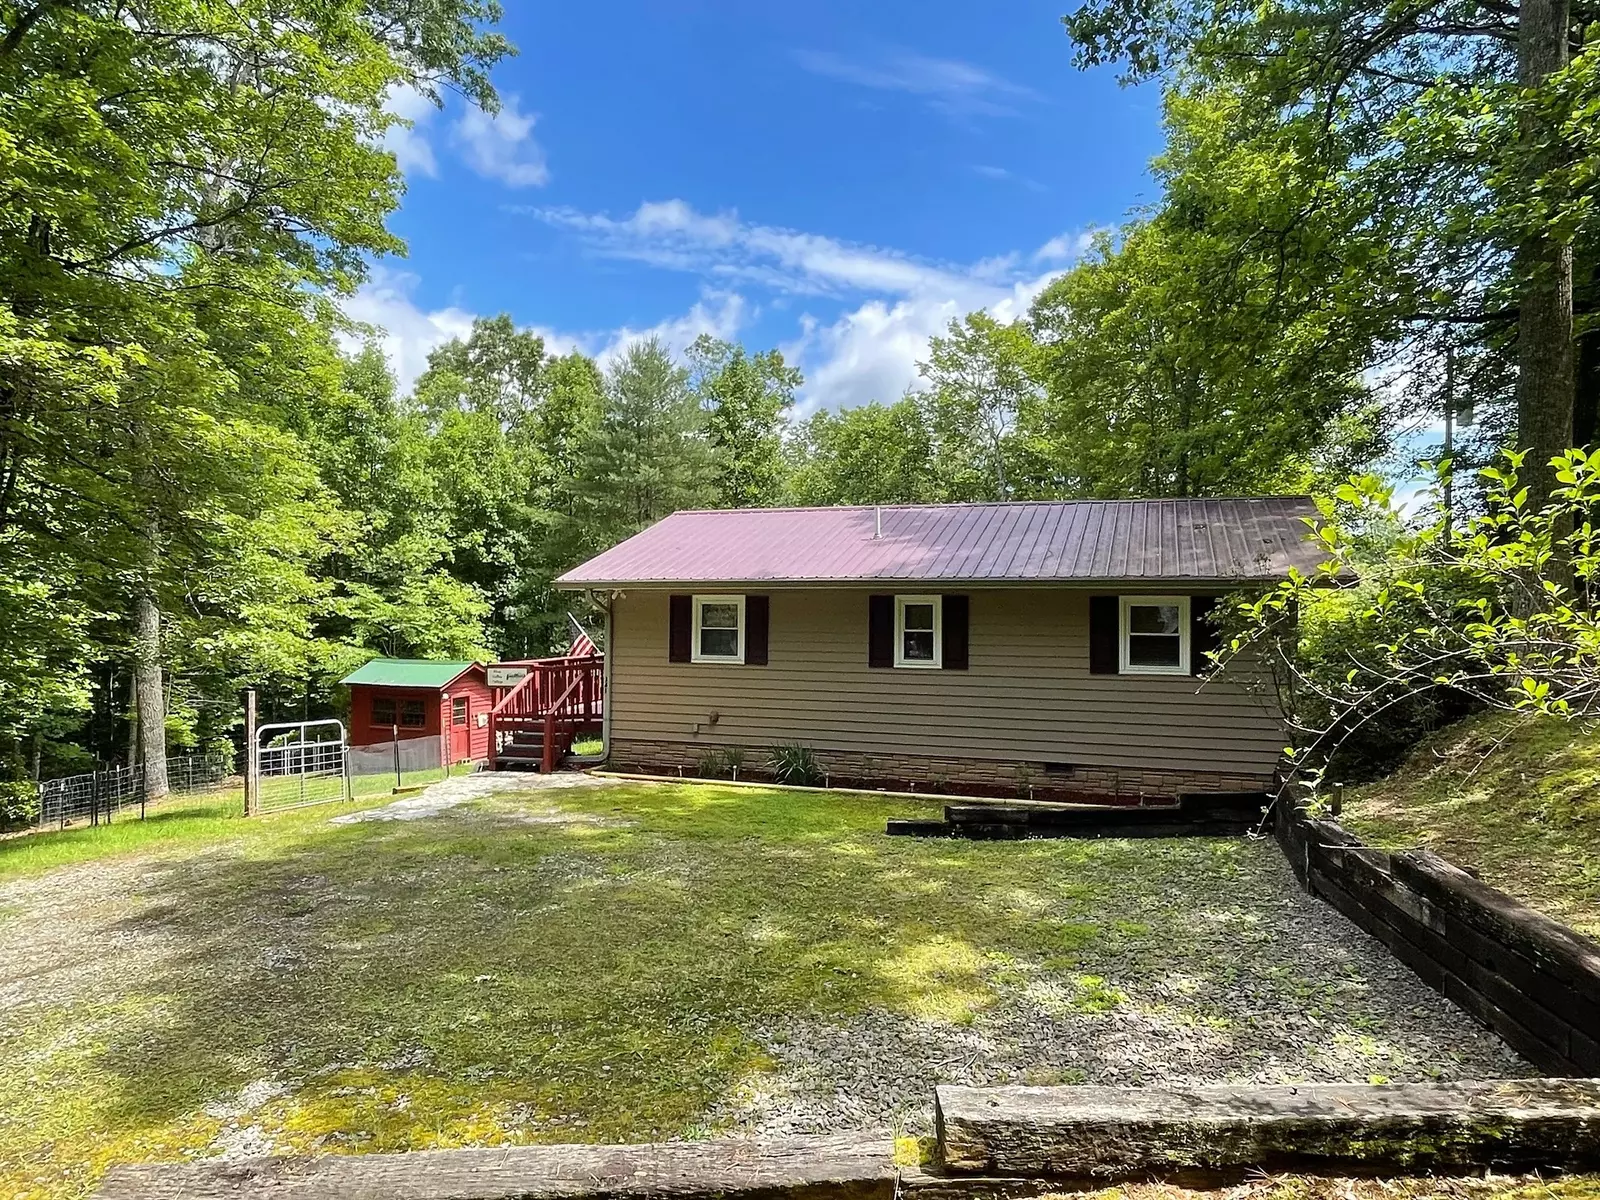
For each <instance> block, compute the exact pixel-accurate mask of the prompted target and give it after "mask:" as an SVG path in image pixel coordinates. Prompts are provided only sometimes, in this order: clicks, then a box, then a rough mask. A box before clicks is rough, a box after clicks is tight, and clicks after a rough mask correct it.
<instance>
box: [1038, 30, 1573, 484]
mask: <svg viewBox="0 0 1600 1200" xmlns="http://www.w3.org/2000/svg"><path fill="white" fill-rule="evenodd" d="M1568 12H1569V6H1566V5H1563V6H1560V8H1559V10H1553V11H1552V15H1551V19H1550V20H1549V22H1548V27H1543V26H1542V25H1541V23H1540V22H1538V21H1537V20H1534V21H1525V22H1522V23H1521V24H1519V18H1518V14H1519V9H1518V7H1517V6H1515V5H1512V6H1509V7H1507V8H1489V7H1483V6H1470V5H1469V6H1462V5H1460V4H1458V3H1455V2H1454V0H1422V2H1420V3H1416V4H1412V5H1408V6H1405V7H1403V8H1401V7H1383V6H1370V5H1364V4H1360V3H1353V2H1349V0H1336V2H1335V3H1332V4H1326V3H1321V2H1320V0H1314V2H1308V0H1287V2H1285V3H1281V4H1275V5H1265V6H1263V5H1251V4H1244V3H1223V4H1216V5H1211V4H1199V3H1186V2H1180V3H1168V2H1166V0H1090V2H1089V3H1087V4H1085V5H1083V6H1081V7H1080V8H1079V9H1077V11H1075V12H1074V13H1073V14H1072V15H1071V16H1069V17H1067V18H1065V24H1066V28H1067V32H1068V33H1069V35H1070V36H1071V37H1072V38H1073V40H1074V41H1075V42H1076V44H1077V48H1078V58H1079V62H1080V65H1084V66H1092V65H1099V64H1106V63H1119V64H1121V65H1123V66H1124V67H1125V69H1126V72H1127V77H1129V78H1132V79H1137V80H1143V79H1149V78H1153V77H1156V76H1161V77H1163V78H1165V79H1167V80H1168V81H1169V82H1170V84H1171V88H1172V91H1171V92H1170V93H1169V99H1172V98H1175V99H1176V100H1177V101H1178V103H1179V104H1180V105H1182V106H1183V108H1185V109H1187V110H1189V111H1188V112H1185V113H1181V114H1180V116H1181V119H1180V120H1179V121H1178V123H1177V127H1176V129H1178V130H1181V129H1184V128H1191V127H1193V125H1194V117H1195V116H1196V115H1197V114H1200V115H1202V116H1203V118H1204V120H1205V122H1206V124H1208V125H1211V126H1213V127H1214V130H1215V132H1216V133H1217V134H1219V135H1220V138H1210V139H1208V140H1210V141H1212V142H1213V143H1214V144H1215V145H1216V146H1218V147H1222V148H1225V150H1224V152H1223V153H1222V154H1221V155H1220V156H1219V155H1216V154H1209V155H1206V156H1203V157H1199V158H1196V157H1193V156H1191V155H1188V154H1187V153H1180V154H1179V155H1178V156H1177V157H1176V158H1173V156H1172V155H1171V154H1170V153H1169V155H1168V159H1169V161H1171V163H1172V165H1173V167H1175V169H1176V172H1177V174H1176V175H1175V176H1173V177H1171V178H1169V179H1168V180H1167V181H1166V182H1167V190H1166V195H1165V197H1164V199H1163V202H1162V204H1161V205H1160V207H1159V211H1158V214H1157V216H1156V218H1155V220H1156V221H1158V222H1160V221H1169V220H1172V219H1174V218H1176V219H1178V220H1179V221H1181V222H1182V223H1183V224H1184V226H1185V227H1186V228H1188V229H1193V230H1196V231H1199V232H1200V233H1202V235H1203V236H1204V237H1205V238H1207V239H1214V240H1215V242H1216V244H1217V246H1218V248H1219V249H1224V250H1227V249H1231V252H1232V255H1231V257H1229V258H1223V259H1220V260H1219V259H1217V258H1216V257H1215V256H1213V255H1206V256H1204V257H1203V258H1202V259H1201V260H1200V261H1199V262H1197V263H1196V264H1195V267H1196V270H1195V279H1196V282H1197V283H1198V284H1199V285H1200V286H1202V287H1209V286H1211V285H1212V284H1213V282H1217V283H1218V284H1219V285H1220V286H1219V292H1218V305H1219V308H1222V309H1226V308H1227V307H1228V306H1230V305H1231V304H1233V303H1234V302H1235V289H1234V286H1233V279H1232V276H1233V271H1232V270H1231V269H1229V268H1230V264H1233V263H1238V264H1244V265H1247V266H1248V265H1249V264H1251V263H1258V264H1260V265H1261V266H1262V267H1265V268H1269V270H1268V271H1267V272H1266V273H1264V274H1263V275H1262V276H1261V278H1260V281H1259V282H1258V283H1257V284H1255V285H1252V290H1253V291H1255V292H1257V293H1259V294H1261V295H1270V296H1273V297H1274V305H1275V308H1274V315H1273V317H1272V320H1273V321H1281V320H1282V319H1283V318H1284V317H1287V318H1288V320H1289V326H1288V327H1289V328H1290V329H1291V330H1293V328H1294V327H1295V326H1296V325H1298V324H1299V323H1300V322H1301V321H1302V320H1303V319H1305V318H1306V317H1309V318H1311V319H1312V320H1313V321H1314V323H1315V324H1316V325H1319V326H1321V328H1322V331H1323V335H1324V336H1327V337H1329V338H1331V339H1332V342H1333V346H1334V348H1335V350H1336V351H1337V352H1338V355H1337V357H1336V358H1335V363H1336V364H1340V363H1342V362H1343V361H1344V358H1343V356H1344V355H1345V354H1347V353H1349V354H1353V355H1354V357H1355V358H1356V360H1357V365H1358V366H1359V367H1360V368H1362V369H1364V370H1365V371H1367V372H1369V373H1371V375H1369V378H1370V377H1372V376H1375V375H1378V374H1382V375H1384V376H1387V378H1386V379H1385V382H1386V383H1387V384H1388V385H1389V386H1388V388H1387V389H1386V393H1387V394H1388V396H1389V398H1390V400H1391V402H1392V403H1394V404H1395V405H1396V406H1397V407H1398V408H1400V409H1401V410H1402V411H1404V410H1405V409H1407V408H1414V407H1416V406H1418V405H1425V406H1426V407H1428V408H1430V409H1432V411H1433V412H1435V413H1437V412H1438V411H1440V408H1441V407H1442V405H1443V403H1444V397H1443V396H1442V390H1443V389H1442V382H1443V381H1442V380H1441V379H1440V374H1441V372H1440V370H1439V360H1440V358H1441V357H1442V355H1441V351H1442V349H1443V348H1444V347H1445V346H1446V345H1450V346H1456V347H1461V348H1465V349H1466V350H1467V351H1468V353H1469V355H1470V357H1471V359H1472V360H1473V361H1472V367H1473V369H1472V370H1471V371H1470V373H1467V374H1464V375H1463V376H1462V377H1461V378H1460V379H1458V381H1457V383H1458V386H1459V387H1462V388H1464V389H1467V390H1469V391H1470V393H1471V394H1472V397H1473V399H1474V400H1475V402H1476V405H1477V407H1478V409H1479V411H1481V412H1486V413H1488V414H1489V416H1490V419H1491V421H1492V422H1493V423H1494V424H1496V425H1498V426H1500V427H1502V428H1503V429H1507V430H1510V429H1511V428H1512V427H1513V426H1514V427H1515V428H1514V432H1511V433H1510V436H1508V437H1506V438H1505V440H1504V441H1500V442H1498V443H1496V442H1495V441H1493V440H1491V441H1490V442H1489V448H1490V450H1491V451H1492V450H1493V448H1494V447H1495V446H1496V445H1497V444H1505V443H1506V442H1510V443H1511V444H1515V445H1520V446H1524V447H1531V448H1533V450H1534V457H1533V460H1532V462H1531V464H1530V467H1529V471H1528V477H1529V478H1528V482H1530V483H1532V484H1534V485H1535V490H1534V494H1535V496H1537V497H1545V496H1548V494H1549V489H1550V487H1551V486H1552V485H1553V481H1552V480H1550V479H1549V477H1548V475H1547V473H1546V464H1547V462H1548V461H1549V459H1550V458H1551V457H1552V456H1554V455H1555V454H1557V453H1559V452H1560V450H1561V449H1562V448H1563V447H1564V446H1566V445H1568V444H1570V443H1571V442H1573V441H1576V442H1577V443H1579V444H1584V443H1587V442H1588V441H1589V440H1591V439H1592V438H1593V437H1594V435H1595V432H1596V414H1597V411H1600V327H1597V325H1596V321H1595V318H1596V315H1597V311H1600V310H1597V309H1596V307H1595V306H1596V304H1597V303H1600V292H1597V291H1596V290H1595V287H1594V280H1595V279H1596V277H1597V276H1596V268H1595V263H1596V261H1597V259H1600V207H1597V205H1596V203H1595V200H1596V190H1595V186H1594V184H1595V180H1596V164H1597V161H1600V160H1597V158H1596V155H1595V146H1596V145H1600V136H1597V134H1600V125H1597V121H1600V60H1597V54H1596V49H1597V44H1596V42H1595V32H1594V28H1593V19H1594V14H1593V12H1592V10H1586V9H1585V8H1584V7H1583V6H1582V5H1573V6H1570V20H1569V22H1568V23H1567V25H1566V27H1564V28H1563V27H1562V21H1563V17H1562V15H1561V14H1566V13H1568ZM1569 58H1570V63H1569V64H1568V65H1565V66H1563V65H1562V63H1564V62H1566V61H1567V60H1568V59H1569ZM1541 64H1542V65H1541ZM1169 115H1170V114H1169ZM1174 140H1175V145H1176V143H1177V142H1178V138H1177V136H1176V132H1175V139H1174ZM1177 148H1178V149H1179V150H1180V151H1182V149H1183V148H1182V147H1181V145H1178V146H1177ZM1218 166H1220V167H1221V168H1222V169H1221V170H1213V168H1214V167H1218ZM1192 197H1199V198H1200V199H1201V201H1202V202H1201V203H1199V204H1195V203H1193V202H1192ZM1569 254H1570V255H1571V257H1570V258H1567V257H1566V256H1567V255H1569ZM1574 260H1575V262H1576V267H1575V269H1574V267H1573V265H1572V264H1573V261H1574ZM1208 261H1209V263H1210V265H1211V266H1212V267H1213V268H1214V267H1215V266H1216V265H1219V263H1220V265H1222V266H1223V267H1224V268H1225V269H1224V270H1223V271H1222V273H1221V274H1220V275H1214V274H1213V272H1212V271H1210V270H1207V269H1206V266H1207V263H1208ZM1569 273H1570V275H1569ZM1564 277H1567V278H1570V277H1575V278H1576V279H1577V280H1578V281H1579V286H1578V287H1577V303H1576V306H1574V304H1573V302H1572V300H1571V299H1570V298H1567V297H1565V296H1564V295H1563V294H1562V293H1563V292H1564V289H1565V286H1566V283H1565V281H1564ZM1280 290H1281V293H1282V295H1281V297H1279V296H1278V295H1277V294H1278V293H1279V292H1280ZM1574 312H1576V318H1577V319H1576V326H1575V328H1574V326H1573V316H1574ZM1280 313H1281V316H1280V315H1278V314H1280ZM1574 333H1576V341H1577V346H1576V352H1577V354H1576V357H1577V361H1578V366H1577V370H1576V382H1575V381H1574V375H1573V373H1572V372H1571V370H1570V368H1569V366H1568V365H1567V363H1569V362H1570V359H1569V358H1568V356H1569V355H1570V354H1572V352H1573V349H1574V347H1573V340H1574ZM1295 340H1296V341H1298V340H1299V338H1298V337H1296V338H1295ZM1220 344H1221V343H1218V345H1219V346H1220ZM1245 344H1246V345H1249V344H1250V343H1248V342H1247V343H1245ZM1268 349H1269V353H1270V352H1271V350H1270V346H1269V347H1268ZM1294 349H1296V347H1295V346H1292V345H1291V347H1290V350H1291V351H1293V350H1294ZM1514 390H1520V393H1521V394H1520V395H1518V396H1517V405H1516V411H1515V412H1512V411H1511V409H1512V405H1511V401H1512V399H1513V391H1514ZM1563 431H1564V432H1563Z"/></svg>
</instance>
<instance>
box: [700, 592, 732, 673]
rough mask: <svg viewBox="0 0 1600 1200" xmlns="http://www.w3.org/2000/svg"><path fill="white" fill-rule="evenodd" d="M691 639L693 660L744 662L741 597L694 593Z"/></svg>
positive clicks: (702, 661)
mask: <svg viewBox="0 0 1600 1200" xmlns="http://www.w3.org/2000/svg"><path fill="white" fill-rule="evenodd" d="M693 638H694V641H693V643H692V645H691V653H690V659H691V660H692V661H694V662H697V663H742V662H744V597H743V596H696V597H695V598H694V627H693Z"/></svg>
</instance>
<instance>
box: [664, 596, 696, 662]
mask: <svg viewBox="0 0 1600 1200" xmlns="http://www.w3.org/2000/svg"><path fill="white" fill-rule="evenodd" d="M693 605H694V600H693V598H692V597H689V596H672V597H670V598H669V599H668V600H667V661H668V662H688V661H689V659H690V657H691V656H690V654H689V644H690V642H691V641H692V640H693V633H692V629H691V618H690V612H691V609H692V607H693Z"/></svg>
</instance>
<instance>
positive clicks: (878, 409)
mask: <svg viewBox="0 0 1600 1200" xmlns="http://www.w3.org/2000/svg"><path fill="white" fill-rule="evenodd" d="M788 453H789V456H790V462H791V465H792V468H793V472H792V474H791V475H790V478H789V496H790V500H791V502H792V503H794V504H803V505H828V504H919V503H926V502H929V501H931V500H934V499H936V498H937V496H938V493H937V492H936V490H935V487H934V483H933V434H932V431H931V429H930V428H929V423H928V418H927V415H926V414H925V412H924V411H923V408H922V405H921V404H920V402H919V401H918V400H917V398H916V397H914V396H905V397H902V398H901V399H900V400H897V401H896V402H895V403H893V404H879V403H872V404H865V405H862V406H861V407H860V408H852V409H848V410H846V411H844V412H830V411H828V410H827V409H819V410H818V411H817V412H815V413H813V414H812V415H811V416H810V417H809V418H808V419H806V420H805V421H804V422H802V423H801V424H800V425H799V426H798V427H797V428H796V429H795V430H794V432H793V434H792V436H791V438H790V440H789V444H788Z"/></svg>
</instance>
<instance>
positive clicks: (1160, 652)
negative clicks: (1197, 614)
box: [1119, 596, 1191, 675]
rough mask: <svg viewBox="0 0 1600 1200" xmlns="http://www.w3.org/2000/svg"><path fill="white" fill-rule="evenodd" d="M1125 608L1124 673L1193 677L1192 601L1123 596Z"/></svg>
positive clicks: (1179, 598)
mask: <svg viewBox="0 0 1600 1200" xmlns="http://www.w3.org/2000/svg"><path fill="white" fill-rule="evenodd" d="M1121 605H1122V619H1121V631H1120V632H1121V637H1120V639H1119V640H1120V642H1121V658H1122V661H1121V664H1120V665H1121V669H1122V671H1123V672H1125V673H1127V674H1130V675H1187V674H1189V655H1190V653H1191V651H1190V646H1189V597H1187V596H1123V597H1122V600H1121Z"/></svg>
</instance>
